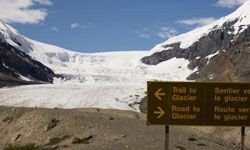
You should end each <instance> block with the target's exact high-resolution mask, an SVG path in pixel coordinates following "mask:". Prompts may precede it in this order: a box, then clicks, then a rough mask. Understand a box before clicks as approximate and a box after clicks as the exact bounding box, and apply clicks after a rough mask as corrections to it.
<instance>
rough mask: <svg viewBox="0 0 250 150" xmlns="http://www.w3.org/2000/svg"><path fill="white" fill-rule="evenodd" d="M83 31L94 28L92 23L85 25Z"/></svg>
mask: <svg viewBox="0 0 250 150" xmlns="http://www.w3.org/2000/svg"><path fill="white" fill-rule="evenodd" d="M82 28H83V29H88V28H94V25H93V23H92V22H89V23H87V24H86V25H83V26H82Z"/></svg>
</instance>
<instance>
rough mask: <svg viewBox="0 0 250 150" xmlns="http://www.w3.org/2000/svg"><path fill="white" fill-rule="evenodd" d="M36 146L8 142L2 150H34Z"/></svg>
mask: <svg viewBox="0 0 250 150" xmlns="http://www.w3.org/2000/svg"><path fill="white" fill-rule="evenodd" d="M35 149H37V147H36V146H35V144H26V145H12V144H8V145H7V146H6V147H5V148H4V150H35Z"/></svg>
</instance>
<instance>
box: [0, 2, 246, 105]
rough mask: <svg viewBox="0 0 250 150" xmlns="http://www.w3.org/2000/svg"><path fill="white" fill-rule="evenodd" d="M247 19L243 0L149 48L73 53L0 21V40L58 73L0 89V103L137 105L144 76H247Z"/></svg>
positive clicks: (241, 78) (239, 78)
mask: <svg viewBox="0 0 250 150" xmlns="http://www.w3.org/2000/svg"><path fill="white" fill-rule="evenodd" d="M249 25H250V1H247V2H246V3H245V4H243V5H242V6H241V7H240V8H238V9H237V10H236V11H235V12H233V13H231V14H229V15H228V16H226V17H222V18H220V19H218V20H217V21H215V22H213V23H212V24H210V25H207V26H204V27H200V28H197V29H195V30H193V31H190V32H188V33H185V34H182V35H179V36H176V37H173V38H170V39H168V40H167V41H166V42H164V43H161V44H159V45H157V46H155V47H154V48H153V49H152V50H151V51H127V52H105V53H79V52H73V51H70V50H66V49H63V48H60V47H57V46H53V45H48V44H45V43H41V42H37V41H34V40H31V39H29V38H27V37H24V36H22V35H21V34H20V33H18V32H17V31H16V30H15V29H13V28H12V27H10V26H9V25H7V24H5V23H3V22H1V23H0V39H1V41H2V42H3V43H8V44H9V45H11V46H13V47H15V48H16V49H18V50H20V51H22V52H24V53H26V54H27V55H29V56H31V57H32V58H33V59H34V60H37V61H39V62H41V63H42V64H44V65H45V66H47V67H48V68H50V69H51V70H53V72H55V73H56V74H58V75H59V76H57V77H55V78H54V84H53V85H30V86H22V87H15V88H3V89H0V94H1V101H0V104H1V105H14V106H30V107H32V106H38V107H63V108H76V107H99V108H115V109H128V110H138V108H139V103H140V101H141V99H142V98H143V97H144V96H145V91H146V81H148V80H174V81H176V80H182V81H183V80H187V79H190V80H230V81H239V80H250V71H249V69H250V63H249V61H248V60H249V58H250V54H249V52H250V48H249V47H250V27H249ZM58 77H59V78H58ZM10 93H14V94H10ZM34 96H35V97H36V99H34ZM10 99H11V100H10Z"/></svg>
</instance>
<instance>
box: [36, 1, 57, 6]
mask: <svg viewBox="0 0 250 150" xmlns="http://www.w3.org/2000/svg"><path fill="white" fill-rule="evenodd" d="M34 2H37V3H39V4H41V5H53V3H52V2H51V1H50V0H34Z"/></svg>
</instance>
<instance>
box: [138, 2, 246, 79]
mask: <svg viewBox="0 0 250 150" xmlns="http://www.w3.org/2000/svg"><path fill="white" fill-rule="evenodd" d="M249 25H250V1H247V2H245V3H244V4H243V5H242V6H240V7H239V8H238V9H237V10H236V11H234V12H233V13H231V14H229V15H228V16H225V17H222V18H220V19H218V20H216V21H214V22H213V23H211V24H209V25H206V26H203V27H199V28H197V29H194V30H192V31H190V32H187V33H184V34H181V35H179V36H176V37H173V38H170V39H168V40H167V41H166V42H163V43H161V44H158V45H156V46H155V47H154V48H153V49H152V50H151V53H150V54H149V55H148V56H146V57H144V58H143V59H142V62H143V63H145V64H149V65H156V64H160V63H161V62H165V61H168V60H169V59H172V58H174V57H175V58H176V57H177V58H184V59H186V60H189V61H190V64H189V68H190V69H194V68H197V72H195V73H194V74H191V75H190V76H189V77H188V79H196V80H197V79H199V80H210V79H214V80H231V81H232V80H248V81H249V80H250V73H249V68H250V64H249V63H248V60H249V39H250V35H249V32H250V27H249ZM211 56H216V57H213V59H211V61H210V58H211Z"/></svg>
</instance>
